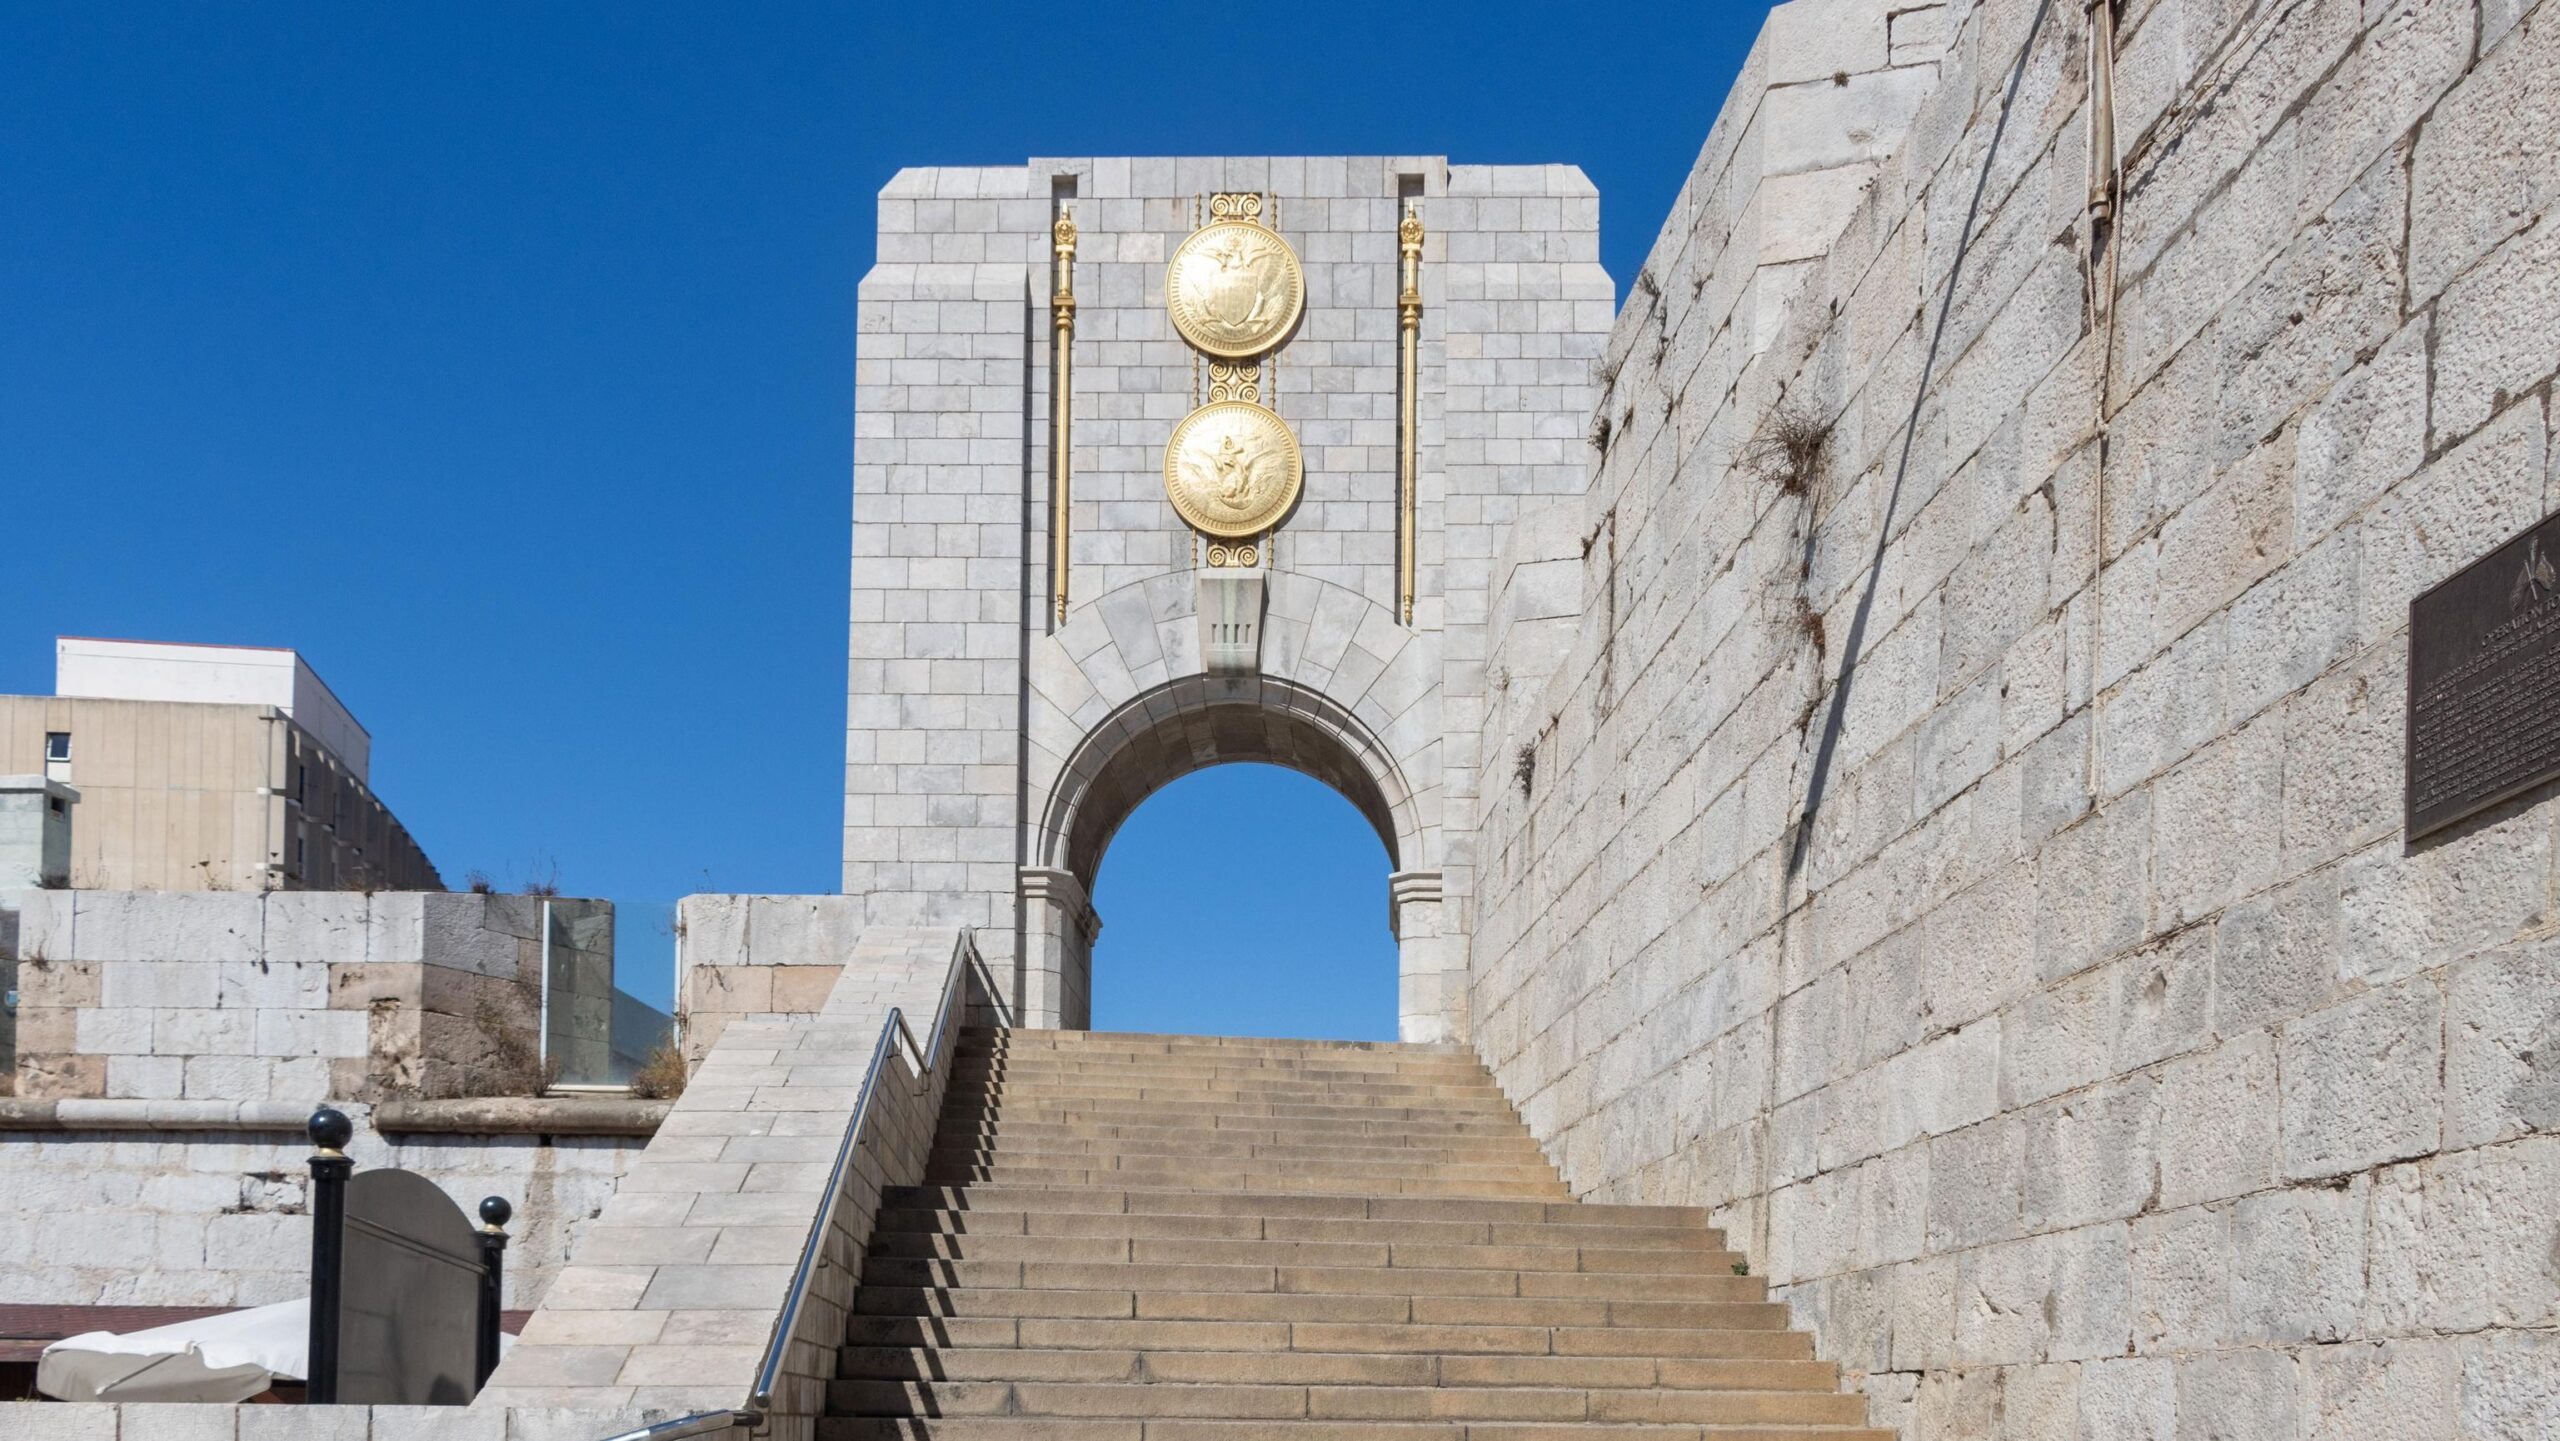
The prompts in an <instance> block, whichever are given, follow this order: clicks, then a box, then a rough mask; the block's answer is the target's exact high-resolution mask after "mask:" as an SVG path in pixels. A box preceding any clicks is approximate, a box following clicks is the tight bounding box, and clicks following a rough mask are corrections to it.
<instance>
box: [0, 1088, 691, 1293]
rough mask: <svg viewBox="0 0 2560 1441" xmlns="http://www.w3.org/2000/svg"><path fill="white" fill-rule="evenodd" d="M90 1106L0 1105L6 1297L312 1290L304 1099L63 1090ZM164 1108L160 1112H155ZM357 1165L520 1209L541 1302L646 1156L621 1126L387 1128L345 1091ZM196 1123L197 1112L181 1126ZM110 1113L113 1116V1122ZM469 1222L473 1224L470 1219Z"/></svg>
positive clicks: (460, 1197)
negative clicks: (581, 1236) (575, 1131)
mask: <svg viewBox="0 0 2560 1441" xmlns="http://www.w3.org/2000/svg"><path fill="white" fill-rule="evenodd" d="M60 1104H61V1105H62V1106H65V1107H70V1108H75V1109H76V1108H79V1107H83V1106H86V1107H88V1108H90V1110H91V1112H92V1113H93V1114H92V1116H91V1119H90V1120H89V1121H86V1122H83V1121H80V1120H77V1119H75V1118H73V1117H70V1116H66V1117H64V1118H63V1120H62V1121H61V1122H60V1123H59V1124H58V1125H56V1126H48V1127H46V1128H44V1129H28V1128H22V1126H21V1118H19V1117H16V1116H9V1117H0V1300H7V1301H10V1302H15V1303H34V1302H60V1303H64V1304H69V1305H121V1306H263V1305H265V1304H267V1303H268V1302H271V1301H287V1300H291V1299H293V1298H294V1297H296V1296H301V1295H306V1294H308V1293H309V1291H310V1289H311V1217H310V1211H309V1189H308V1188H309V1186H310V1181H311V1170H310V1166H309V1164H308V1162H309V1158H310V1155H311V1143H310V1141H309V1140H308V1139H306V1138H305V1136H304V1134H303V1130H302V1120H303V1117H304V1114H305V1112H304V1108H303V1107H302V1106H300V1105H295V1106H290V1107H288V1106H281V1105H256V1104H251V1105H247V1106H242V1107H231V1108H228V1109H230V1110H231V1111H232V1112H233V1113H234V1114H235V1115H238V1116H239V1117H240V1118H241V1119H240V1121H239V1123H238V1124H236V1125H232V1126H223V1125H219V1124H214V1123H212V1122H210V1121H209V1120H205V1119H203V1118H201V1117H194V1118H190V1117H188V1116H187V1115H186V1113H188V1112H190V1111H205V1110H211V1109H214V1107H213V1105H212V1103H194V1102H184V1101H177V1102H154V1103H147V1104H150V1105H151V1106H153V1107H154V1108H155V1115H156V1117H157V1119H158V1120H160V1121H162V1122H164V1123H165V1124H157V1125H155V1124H149V1123H147V1122H146V1121H145V1120H144V1119H143V1118H139V1117H136V1116H135V1115H133V1114H132V1113H133V1112H135V1111H138V1110H140V1109H141V1108H142V1106H143V1105H144V1104H146V1103H134V1102H119V1101H66V1102H62V1103H60ZM162 1108H164V1109H162ZM340 1109H342V1110H344V1111H346V1112H347V1114H348V1115H349V1116H350V1117H351V1118H353V1119H354V1121H355V1123H356V1138H355V1141H354V1142H353V1143H352V1144H351V1145H350V1146H349V1148H348V1154H349V1155H351V1156H353V1157H354V1158H355V1162H356V1165H357V1166H358V1167H359V1168H370V1167H375V1166H400V1167H404V1168H406V1169H408V1170H412V1171H416V1172H418V1173H419V1174H420V1175H423V1176H425V1177H427V1178H428V1179H429V1180H431V1181H434V1182H435V1183H436V1184H437V1185H438V1186H441V1187H443V1188H444V1190H445V1192H446V1193H447V1194H449V1195H451V1196H452V1197H453V1198H454V1200H455V1201H456V1202H457V1203H459V1204H460V1205H461V1206H462V1208H463V1211H464V1214H466V1215H474V1216H476V1215H477V1210H476V1208H477V1207H478V1206H479V1204H480V1198H481V1197H483V1196H504V1197H506V1198H507V1201H508V1203H509V1204H510V1205H512V1206H514V1207H515V1218H514V1219H513V1220H512V1221H511V1222H509V1224H508V1227H507V1230H508V1234H509V1235H510V1236H512V1237H513V1238H514V1239H513V1240H512V1242H511V1243H510V1244H509V1246H508V1248H507V1274H506V1293H507V1297H508V1300H507V1304H508V1305H509V1306H518V1307H524V1306H531V1305H533V1304H534V1303H535V1302H537V1301H538V1300H540V1299H541V1297H542V1294H543V1292H544V1290H545V1289H546V1288H547V1287H548V1285H549V1284H550V1280H551V1277H552V1276H553V1275H554V1274H556V1273H557V1272H558V1271H559V1269H560V1267H561V1265H562V1264H563V1263H564V1262H565V1261H566V1260H567V1259H568V1255H569V1248H570V1245H571V1243H572V1241H573V1240H574V1239H575V1238H576V1236H577V1234H578V1233H579V1232H580V1231H581V1230H583V1229H584V1228H585V1226H586V1225H587V1223H588V1222H589V1221H591V1220H592V1219H593V1218H594V1217H595V1215H596V1214H597V1212H599V1211H601V1210H602V1209H603V1207H604V1203H605V1201H606V1199H607V1198H608V1197H610V1196H611V1195H612V1194H613V1187H614V1178H615V1177H616V1176H618V1175H619V1174H620V1173H621V1172H622V1170H623V1169H624V1168H625V1167H626V1166H627V1165H628V1164H629V1163H630V1161H631V1159H632V1157H633V1156H634V1155H635V1154H636V1153H637V1152H638V1151H639V1148H640V1145H641V1142H640V1141H639V1140H638V1139H635V1138H632V1137H626V1136H577V1135H563V1134H551V1135H488V1134H460V1133H454V1134H423V1133H416V1132H409V1133H395V1134H389V1135H386V1134H383V1133H382V1132H380V1131H379V1130H378V1129H377V1128H376V1126H375V1124H374V1121H375V1117H374V1108H373V1107H371V1106H368V1105H365V1104H363V1103H360V1102H349V1103H346V1104H344V1105H342V1106H341V1108H340ZM182 1119H193V1120H195V1121H196V1123H195V1124H188V1125H184V1126H181V1125H179V1124H175V1123H176V1122H178V1121H180V1120H182ZM111 1123H112V1124H111ZM475 1224H476V1223H475Z"/></svg>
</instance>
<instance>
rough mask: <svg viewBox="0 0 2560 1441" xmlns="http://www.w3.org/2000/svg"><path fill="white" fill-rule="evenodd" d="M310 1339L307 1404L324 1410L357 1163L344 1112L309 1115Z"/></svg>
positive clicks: (334, 1388)
mask: <svg viewBox="0 0 2560 1441" xmlns="http://www.w3.org/2000/svg"><path fill="white" fill-rule="evenodd" d="M310 1133H311V1146H312V1152H311V1339H310V1343H309V1349H310V1354H309V1355H308V1357H306V1359H305V1364H304V1366H303V1368H302V1369H303V1370H304V1372H305V1373H307V1374H305V1375H304V1376H303V1378H302V1380H303V1387H304V1390H303V1399H304V1400H305V1401H307V1402H309V1403H310V1404H312V1405H314V1406H326V1405H329V1404H331V1403H333V1402H335V1401H336V1400H337V1399H338V1282H339V1279H340V1277H339V1265H340V1261H341V1260H342V1258H343V1256H344V1254H345V1251H346V1240H347V1178H348V1177H349V1176H351V1175H354V1174H355V1169H356V1163H355V1162H353V1161H350V1160H348V1159H347V1155H346V1150H345V1147H346V1144H347V1142H348V1140H349V1139H351V1138H352V1137H353V1136H354V1135H355V1133H356V1127H355V1123H354V1122H353V1121H350V1120H348V1119H347V1118H346V1116H345V1114H344V1113H343V1112H339V1111H334V1110H331V1109H330V1108H329V1107H327V1106H322V1107H321V1108H320V1109H319V1110H316V1111H314V1112H312V1113H311V1125H310Z"/></svg>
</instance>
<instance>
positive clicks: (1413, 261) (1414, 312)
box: [1396, 205, 1422, 625]
mask: <svg viewBox="0 0 2560 1441" xmlns="http://www.w3.org/2000/svg"><path fill="white" fill-rule="evenodd" d="M1396 250H1397V252H1398V253H1399V254H1400V255H1402V257H1403V259H1404V287H1403V289H1402V290H1401V291H1400V292H1399V293H1398V294H1397V296H1396V348H1397V357H1396V358H1397V376H1396V383H1397V386H1398V388H1399V389H1400V390H1401V391H1402V392H1403V393H1402V394H1401V395H1400V396H1399V397H1398V398H1397V399H1398V408H1399V410H1400V411H1401V412H1402V415H1401V419H1402V421H1403V426H1404V434H1403V437H1402V442H1401V444H1399V445H1398V446H1397V448H1396V490H1397V495H1396V592H1397V595H1396V598H1397V602H1398V604H1397V610H1398V613H1399V614H1401V615H1402V616H1403V617H1404V623H1405V624H1406V625H1411V624H1413V590H1414V572H1415V569H1416V566H1415V561H1414V553H1413V512H1414V505H1415V503H1416V500H1417V498H1418V495H1419V492H1420V490H1421V486H1422V460H1421V456H1422V444H1421V437H1420V435H1419V431H1420V429H1421V425H1420V419H1419V416H1420V412H1421V406H1420V404H1419V401H1418V396H1419V393H1420V391H1421V388H1422V387H1421V372H1422V360H1421V356H1422V215H1421V212H1419V211H1417V210H1415V209H1414V208H1413V207H1412V206H1410V205H1408V206H1406V207H1405V212H1404V223H1402V224H1400V225H1398V226H1397V227H1396Z"/></svg>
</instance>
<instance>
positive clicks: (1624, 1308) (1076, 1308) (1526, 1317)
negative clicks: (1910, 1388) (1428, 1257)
mask: <svg viewBox="0 0 2560 1441" xmlns="http://www.w3.org/2000/svg"><path fill="white" fill-rule="evenodd" d="M1494 1279H1496V1278H1493V1277H1490V1276H1488V1274H1487V1273H1484V1272H1470V1273H1466V1274H1464V1275H1458V1276H1449V1277H1443V1278H1440V1279H1438V1280H1436V1281H1434V1282H1431V1283H1428V1284H1430V1285H1431V1287H1432V1289H1428V1290H1405V1289H1402V1288H1390V1287H1384V1286H1381V1287H1378V1288H1375V1289H1373V1290H1370V1291H1367V1292H1360V1291H1291V1290H1288V1289H1285V1288H1283V1287H1278V1286H1272V1287H1263V1288H1251V1287H1240V1286H1232V1285H1221V1284H1218V1283H1217V1281H1216V1280H1215V1279H1214V1278H1211V1279H1207V1280H1195V1279H1193V1278H1188V1277H1181V1276H1176V1277H1172V1278H1169V1279H1168V1280H1167V1281H1165V1282H1164V1283H1163V1284H1165V1285H1167V1286H1179V1285H1196V1286H1199V1287H1201V1289H1197V1290H1162V1291H1127V1290H1116V1289H1111V1288H1109V1287H1096V1288H1092V1289H1082V1288H1072V1287H1038V1286H1033V1287H1015V1288H1006V1287H992V1286H910V1285H901V1284H898V1283H897V1282H896V1281H894V1280H890V1279H883V1280H880V1281H877V1282H873V1283H871V1284H869V1285H866V1286H864V1287H862V1288H861V1289H860V1290H859V1291H857V1292H856V1293H855V1294H854V1314H856V1315H862V1316H944V1317H985V1316H1040V1317H1048V1318H1064V1317H1075V1316H1087V1317H1092V1318H1095V1319H1098V1320H1139V1321H1146V1320H1155V1321H1328V1322H1356V1323H1361V1324H1366V1325H1417V1326H1544V1327H1556V1326H1580V1327H1592V1326H1632V1327H1638V1328H1641V1329H1645V1330H1660V1329H1667V1328H1672V1327H1681V1326H1700V1327H1707V1328H1710V1329H1727V1330H1737V1331H1749V1330H1773V1329H1777V1328H1779V1327H1783V1326H1784V1325H1785V1324H1786V1322H1787V1315H1786V1308H1785V1307H1784V1306H1781V1305H1779V1304H1777V1303H1775V1302H1771V1301H1765V1300H1747V1299H1738V1298H1737V1299H1719V1295H1720V1293H1719V1292H1718V1291H1717V1289H1716V1288H1715V1287H1714V1286H1713V1285H1711V1284H1693V1285H1686V1286H1681V1287H1678V1288H1661V1287H1650V1288H1646V1290H1645V1292H1644V1293H1643V1294H1644V1297H1645V1299H1632V1298H1631V1297H1630V1295H1629V1292H1628V1289H1627V1288H1626V1287H1624V1286H1623V1285H1622V1286H1621V1287H1620V1288H1619V1290H1618V1292H1617V1294H1616V1295H1614V1296H1604V1297H1592V1298H1582V1297H1569V1296H1567V1297H1559V1296H1521V1295H1518V1294H1515V1293H1512V1292H1506V1291H1499V1290H1496V1289H1494V1288H1493V1284H1492V1283H1493V1281H1494ZM1665 1289H1671V1290H1672V1295H1675V1296H1682V1297H1686V1298H1687V1299H1679V1300H1674V1299H1671V1298H1670V1297H1669V1296H1665V1295H1664V1294H1663V1292H1664V1290H1665ZM1724 1294H1729V1293H1724Z"/></svg>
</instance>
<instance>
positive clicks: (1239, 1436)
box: [817, 1416, 1894, 1441]
mask: <svg viewBox="0 0 2560 1441" xmlns="http://www.w3.org/2000/svg"><path fill="white" fill-rule="evenodd" d="M817 1435H818V1438H819V1441H1894V1436H1893V1433H1892V1432H1891V1431H1884V1430H1874V1429H1870V1428H1867V1427H1855V1426H1790V1425H1776V1426H1753V1425H1741V1426H1695V1425H1686V1426H1654V1425H1643V1424H1635V1423H1627V1424H1613V1423H1605V1422H1591V1421H1572V1422H1528V1423H1523V1422H1503V1421H1437V1422H1393V1421H1330V1420H1312V1419H1309V1420H1244V1421H1237V1420H1224V1421H1209V1420H1165V1419H1157V1420H1144V1419H1135V1418H1129V1419H1109V1420H1104V1419H1094V1420H1072V1419H1067V1418H1062V1417H1047V1416H1040V1417H1033V1416H960V1417H919V1416H843V1417H825V1418H822V1419H820V1421H819V1422H818V1429H817Z"/></svg>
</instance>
